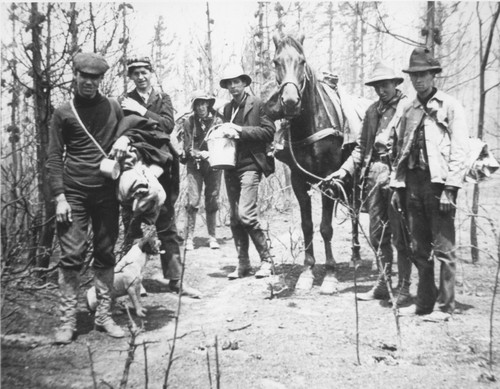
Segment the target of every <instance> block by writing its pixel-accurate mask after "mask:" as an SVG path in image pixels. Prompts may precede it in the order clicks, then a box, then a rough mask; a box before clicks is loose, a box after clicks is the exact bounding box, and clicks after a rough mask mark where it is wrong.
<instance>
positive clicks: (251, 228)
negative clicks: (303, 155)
mask: <svg viewBox="0 0 500 389" xmlns="http://www.w3.org/2000/svg"><path fill="white" fill-rule="evenodd" d="M251 82H252V79H251V78H250V76H248V75H247V74H245V73H244V72H243V71H242V70H241V68H239V67H236V66H229V67H228V68H227V69H226V71H225V73H224V76H223V77H222V79H221V80H220V83H219V84H220V86H221V88H224V89H227V90H228V91H229V93H230V94H231V96H232V100H231V102H229V103H228V104H226V105H225V106H224V111H223V113H224V119H225V121H226V122H229V123H227V124H226V125H225V127H224V129H223V131H224V136H226V137H231V138H234V139H237V142H236V143H237V144H236V158H235V160H236V162H235V166H234V167H233V168H226V170H225V174H224V177H225V182H226V189H227V197H228V199H229V204H230V207H231V230H232V233H233V238H234V243H235V245H236V250H237V252H238V266H237V268H236V270H235V271H234V272H233V273H230V274H229V275H228V278H229V279H235V278H241V277H244V276H246V275H248V274H249V272H250V270H251V266H250V259H249V256H248V248H249V241H250V238H251V239H252V241H253V243H254V245H255V248H256V249H257V252H258V253H259V256H260V259H261V265H260V268H259V270H258V271H257V272H256V273H255V277H257V278H262V277H268V276H270V275H271V274H272V273H273V272H274V266H273V261H272V257H271V253H270V247H269V243H268V241H267V236H266V233H265V232H264V230H263V229H262V227H261V225H260V223H259V220H258V218H257V196H258V189H259V183H260V180H261V179H262V174H264V175H265V176H266V177H267V176H268V175H270V174H271V173H273V172H274V160H273V159H272V158H269V157H268V156H267V154H266V148H267V145H268V144H269V143H271V142H272V140H273V137H274V132H275V127H274V123H273V122H272V120H271V119H269V117H267V115H266V114H265V113H264V110H263V103H262V101H261V100H260V99H259V98H257V97H255V96H251V95H249V94H248V93H247V92H246V91H245V88H246V87H247V86H248V85H250V83H251Z"/></svg>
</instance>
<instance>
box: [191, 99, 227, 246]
mask: <svg viewBox="0 0 500 389" xmlns="http://www.w3.org/2000/svg"><path fill="white" fill-rule="evenodd" d="M214 103H215V98H214V97H213V96H211V95H210V94H208V93H205V92H203V91H195V92H194V93H193V97H192V99H191V108H192V110H193V113H192V114H191V115H189V117H188V118H187V119H186V120H185V121H184V156H185V158H186V170H187V196H186V197H187V199H186V211H187V240H186V250H194V243H193V235H194V227H195V224H196V214H197V213H198V207H199V205H200V201H201V191H202V189H203V184H205V212H206V216H207V217H206V223H207V229H208V235H209V240H208V245H209V247H210V248H211V249H218V248H219V243H218V242H217V236H216V225H217V219H216V216H217V210H218V209H219V205H218V201H219V189H220V181H221V177H222V171H221V170H218V169H217V170H216V169H213V168H212V167H211V166H210V163H209V161H208V146H207V135H208V131H210V129H212V128H214V127H215V126H217V125H219V124H222V117H221V116H220V114H219V113H218V112H216V111H215V110H214Z"/></svg>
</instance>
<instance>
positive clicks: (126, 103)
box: [122, 97, 148, 116]
mask: <svg viewBox="0 0 500 389" xmlns="http://www.w3.org/2000/svg"><path fill="white" fill-rule="evenodd" d="M122 108H123V109H124V110H127V111H132V112H136V113H138V114H139V115H141V116H144V115H145V114H146V112H147V111H148V109H147V108H146V107H143V106H142V105H141V104H139V103H138V102H137V101H135V100H134V99H132V98H130V97H126V98H125V99H123V101H122Z"/></svg>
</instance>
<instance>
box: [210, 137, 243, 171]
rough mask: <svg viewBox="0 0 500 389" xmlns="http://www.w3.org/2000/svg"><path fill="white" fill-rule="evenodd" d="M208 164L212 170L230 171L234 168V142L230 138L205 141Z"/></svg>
mask: <svg viewBox="0 0 500 389" xmlns="http://www.w3.org/2000/svg"><path fill="white" fill-rule="evenodd" d="M207 145H208V162H209V163H210V166H211V167H212V168H213V169H231V168H234V167H235V166H236V141H235V140H234V139H230V138H211V139H207Z"/></svg>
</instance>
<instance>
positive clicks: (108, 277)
mask: <svg viewBox="0 0 500 389" xmlns="http://www.w3.org/2000/svg"><path fill="white" fill-rule="evenodd" d="M114 276H115V274H114V269H113V268H109V269H94V283H95V290H96V294H97V301H98V304H99V305H98V306H97V310H96V313H95V319H94V324H95V329H96V330H97V331H102V332H106V333H107V334H108V335H109V336H111V337H113V338H123V337H124V336H125V332H124V331H123V330H122V329H121V328H120V326H118V325H117V324H116V323H115V322H114V320H113V319H112V318H111V302H112V298H111V293H112V291H113V280H114Z"/></svg>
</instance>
